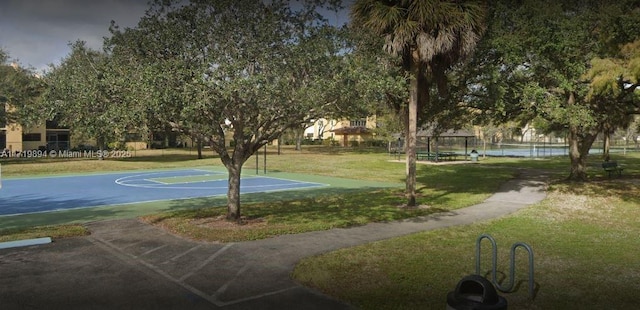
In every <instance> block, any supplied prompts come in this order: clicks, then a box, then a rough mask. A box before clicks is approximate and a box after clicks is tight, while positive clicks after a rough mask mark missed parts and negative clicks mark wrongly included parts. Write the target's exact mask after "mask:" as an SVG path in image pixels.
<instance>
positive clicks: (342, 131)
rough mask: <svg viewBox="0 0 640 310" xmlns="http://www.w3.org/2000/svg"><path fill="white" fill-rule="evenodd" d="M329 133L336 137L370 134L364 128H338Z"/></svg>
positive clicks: (369, 131)
mask: <svg viewBox="0 0 640 310" xmlns="http://www.w3.org/2000/svg"><path fill="white" fill-rule="evenodd" d="M331 132H333V133H335V134H336V135H361V134H370V133H371V130H369V129H368V128H365V127H340V128H337V129H334V130H331Z"/></svg>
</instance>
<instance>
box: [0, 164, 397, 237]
mask: <svg viewBox="0 0 640 310" xmlns="http://www.w3.org/2000/svg"><path fill="white" fill-rule="evenodd" d="M202 170H203V171H205V170H206V171H210V172H211V173H206V172H205V174H201V175H176V176H171V177H153V176H150V177H145V178H144V182H145V183H144V184H143V186H140V184H125V185H127V186H129V187H131V186H132V185H133V189H134V190H136V189H137V187H138V186H140V190H143V189H145V188H147V189H148V188H156V190H161V191H162V190H163V187H164V186H166V187H167V188H170V187H174V188H177V187H176V186H184V185H189V184H209V183H207V182H218V183H219V182H223V183H224V184H226V180H227V178H228V176H227V174H226V171H225V170H224V169H212V168H211V167H203V168H202ZM162 171H165V172H166V171H171V170H162ZM122 173H130V174H132V175H153V174H155V173H157V171H156V170H135V171H126V172H113V173H106V174H100V175H106V176H109V175H116V174H122ZM90 175H92V174H90ZM77 176H78V178H80V177H82V176H87V175H77ZM57 177H60V176H47V177H46V179H49V180H52V179H55V178H57ZM64 177H71V178H73V177H74V175H71V176H70V175H64ZM255 178H269V179H282V180H289V181H292V182H309V183H318V184H322V186H319V187H309V188H291V189H284V190H277V191H261V192H251V193H246V194H242V196H241V200H242V204H244V205H245V206H246V205H247V204H251V203H255V202H273V201H288V200H296V199H305V198H310V197H316V196H321V195H341V194H346V193H349V192H353V191H360V190H367V189H377V188H392V187H402V186H403V184H402V183H394V182H388V183H387V182H374V181H361V180H351V179H343V178H334V177H326V176H316V175H305V174H295V173H284V172H268V173H267V174H266V175H265V174H263V173H262V172H261V173H260V174H259V175H256V174H255V173H253V171H250V172H245V173H243V177H242V179H243V180H246V182H243V184H247V183H248V182H249V180H252V179H255ZM34 179H35V178H34ZM38 179H43V178H38ZM5 181H6V179H5ZM141 181H142V179H137V180H136V182H141ZM121 185H122V184H121ZM202 186H204V185H202ZM6 189H7V187H4V188H3V189H0V191H4V190H6ZM200 189H202V188H200ZM87 190H89V189H88V188H86V187H85V188H83V187H77V188H73V189H72V191H80V192H81V191H85V192H86V191H87ZM205 190H206V189H205ZM6 193H7V192H6V191H5V194H4V195H5V196H6ZM71 193H72V194H73V192H71ZM0 194H2V193H1V192H0ZM129 195H133V196H136V195H137V194H136V193H135V192H130V193H129ZM206 195H208V197H198V198H178V199H169V200H162V199H159V200H154V201H146V202H139V203H120V204H119V203H112V204H111V203H108V201H107V203H105V204H103V205H101V206H97V207H88V208H73V209H66V210H63V209H56V210H51V211H47V212H35V213H30V214H12V215H7V216H0V229H13V228H24V227H32V226H43V225H59V224H68V223H86V222H91V221H99V220H110V219H123V218H134V217H138V216H142V215H147V214H152V213H158V212H163V211H171V210H185V209H194V208H204V207H216V206H219V207H221V208H224V207H225V206H226V190H224V191H223V192H219V191H218V192H215V191H214V190H213V189H212V191H211V194H206ZM203 196H204V195H203ZM41 202H42V203H44V204H46V203H47V200H46V199H45V200H42V201H41Z"/></svg>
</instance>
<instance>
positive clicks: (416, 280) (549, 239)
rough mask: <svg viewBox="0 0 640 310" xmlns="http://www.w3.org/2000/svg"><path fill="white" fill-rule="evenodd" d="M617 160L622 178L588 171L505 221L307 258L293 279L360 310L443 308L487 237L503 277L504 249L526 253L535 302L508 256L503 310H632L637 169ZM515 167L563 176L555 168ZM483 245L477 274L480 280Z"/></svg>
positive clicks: (634, 161)
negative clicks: (509, 285)
mask: <svg viewBox="0 0 640 310" xmlns="http://www.w3.org/2000/svg"><path fill="white" fill-rule="evenodd" d="M619 161H620V162H625V163H626V168H625V176H624V177H623V178H620V179H617V178H612V179H608V178H607V177H606V176H604V174H602V172H601V171H599V170H596V169H592V170H593V171H592V172H591V174H592V176H593V178H592V180H591V182H586V183H565V182H560V181H556V182H554V183H553V184H552V185H551V186H550V188H549V194H548V198H547V199H545V200H544V201H543V202H541V203H540V204H537V205H535V206H532V207H529V208H526V209H523V210H521V211H519V212H517V213H515V214H513V215H510V216H508V217H505V218H501V219H497V220H493V221H490V222H486V223H477V224H474V225H469V226H465V227H455V228H449V229H444V230H438V231H430V232H424V233H418V234H413V235H409V236H405V237H400V238H394V239H390V240H386V241H381V242H374V243H370V244H366V245H363V246H358V247H354V248H348V249H342V250H339V251H335V252H331V253H327V254H324V255H321V256H318V257H311V258H307V259H304V260H303V261H302V262H301V263H300V264H299V265H298V266H297V268H296V270H295V272H294V275H293V276H294V278H295V279H297V280H298V281H300V282H301V283H302V284H305V285H308V286H310V287H313V288H316V289H318V290H320V291H322V292H324V293H326V294H328V295H331V296H333V297H336V298H338V299H340V300H344V301H346V302H349V303H351V304H353V305H355V306H357V307H359V308H362V309H443V308H445V307H446V295H447V293H448V292H450V291H452V290H453V289H454V288H455V286H456V284H457V282H458V281H459V280H460V279H461V278H462V277H463V276H465V275H467V274H471V273H473V272H474V271H475V242H476V239H477V238H478V236H479V235H481V234H484V233H488V234H490V235H492V236H493V237H494V238H495V239H496V241H497V243H498V249H499V254H498V257H499V259H498V265H499V267H498V270H499V272H501V273H502V274H503V276H504V275H506V274H508V273H509V265H508V262H509V249H510V246H511V245H512V244H513V243H515V242H525V243H527V244H529V245H530V246H531V247H532V248H533V251H534V253H535V281H536V289H537V295H536V297H535V299H534V300H531V299H530V298H529V296H528V287H527V282H526V281H527V260H526V259H527V256H526V252H524V251H522V250H518V252H517V254H518V255H517V260H516V261H517V266H518V267H517V269H516V270H517V273H516V281H517V282H516V283H518V285H517V286H516V289H517V290H516V291H515V292H513V293H509V294H504V296H505V297H506V298H507V300H508V302H509V309H637V308H638V301H639V299H638V295H637V289H638V287H640V272H638V267H639V266H640V238H638V237H637V236H639V235H640V221H638V219H639V218H640V208H639V207H640V191H638V189H640V179H638V178H636V177H635V175H636V173H637V171H638V164H639V163H640V160H638V156H637V155H629V156H625V157H620V159H619ZM511 164H513V163H501V165H502V166H504V165H511ZM517 165H518V166H523V165H526V166H529V167H532V168H544V167H546V168H552V169H553V170H554V171H562V170H564V169H563V167H562V165H561V161H559V162H555V160H551V161H548V162H547V161H527V162H520V163H517ZM593 166H594V167H596V166H597V160H594V163H593ZM560 175H562V174H558V176H560ZM484 242H485V243H486V244H485V243H483V254H486V255H483V256H482V258H483V260H482V261H483V266H482V271H483V272H488V271H489V270H490V261H491V259H490V256H489V255H488V253H489V252H490V251H489V246H488V242H486V241H484ZM502 278H503V279H504V277H502ZM504 281H505V282H504V283H506V281H507V280H506V279H504Z"/></svg>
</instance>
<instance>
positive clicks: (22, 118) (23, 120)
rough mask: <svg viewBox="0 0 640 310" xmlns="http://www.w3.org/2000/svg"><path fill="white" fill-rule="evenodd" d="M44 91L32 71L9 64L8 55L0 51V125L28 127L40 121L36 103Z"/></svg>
mask: <svg viewBox="0 0 640 310" xmlns="http://www.w3.org/2000/svg"><path fill="white" fill-rule="evenodd" d="M44 89H45V87H44V82H43V81H42V79H40V78H39V77H38V76H37V75H36V74H34V73H33V71H32V70H29V69H26V68H23V67H21V66H20V65H18V64H17V63H16V62H11V59H10V58H9V55H8V54H7V53H6V52H5V51H3V50H2V49H0V124H8V123H17V124H20V125H23V126H29V125H33V124H35V123H37V122H39V121H42V117H43V115H42V113H39V112H40V110H39V109H38V102H39V101H40V98H41V95H42V92H43V91H44ZM0 127H4V126H0Z"/></svg>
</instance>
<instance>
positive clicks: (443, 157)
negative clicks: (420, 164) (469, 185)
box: [416, 152, 458, 161]
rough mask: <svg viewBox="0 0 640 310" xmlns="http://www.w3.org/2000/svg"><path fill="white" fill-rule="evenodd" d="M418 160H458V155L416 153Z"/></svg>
mask: <svg viewBox="0 0 640 310" xmlns="http://www.w3.org/2000/svg"><path fill="white" fill-rule="evenodd" d="M416 159H417V160H431V161H437V160H456V159H458V154H456V152H437V153H436V152H416Z"/></svg>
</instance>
